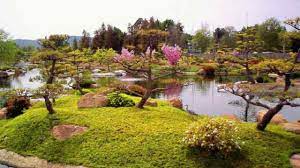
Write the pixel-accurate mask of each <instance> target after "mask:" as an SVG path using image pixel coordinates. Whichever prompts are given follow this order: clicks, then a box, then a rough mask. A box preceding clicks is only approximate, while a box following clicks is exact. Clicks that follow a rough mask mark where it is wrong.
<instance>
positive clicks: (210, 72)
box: [202, 65, 216, 76]
mask: <svg viewBox="0 0 300 168" xmlns="http://www.w3.org/2000/svg"><path fill="white" fill-rule="evenodd" d="M202 69H203V73H204V75H205V76H214V75H215V71H216V69H215V67H213V66H211V65H205V66H203V67H202Z"/></svg>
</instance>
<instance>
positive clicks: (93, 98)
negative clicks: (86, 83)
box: [77, 93, 108, 108]
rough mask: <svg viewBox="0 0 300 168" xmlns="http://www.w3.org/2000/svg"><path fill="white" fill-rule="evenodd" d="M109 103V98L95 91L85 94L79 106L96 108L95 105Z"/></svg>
mask: <svg viewBox="0 0 300 168" xmlns="http://www.w3.org/2000/svg"><path fill="white" fill-rule="evenodd" d="M107 104H108V99H107V98H106V97H105V96H103V95H100V94H99V95H97V94H94V93H87V94H85V95H83V96H82V97H81V98H80V99H79V101H78V103H77V106H78V108H95V107H105V106H107Z"/></svg>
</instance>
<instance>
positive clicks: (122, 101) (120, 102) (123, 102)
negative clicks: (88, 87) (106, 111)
mask: <svg viewBox="0 0 300 168" xmlns="http://www.w3.org/2000/svg"><path fill="white" fill-rule="evenodd" d="M107 98H108V101H109V103H108V106H110V107H131V106H134V105H135V103H134V102H133V100H132V99H130V98H128V97H124V96H122V95H120V94H119V93H118V92H113V93H110V94H108V95H107Z"/></svg>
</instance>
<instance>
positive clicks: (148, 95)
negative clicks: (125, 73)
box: [137, 90, 151, 109]
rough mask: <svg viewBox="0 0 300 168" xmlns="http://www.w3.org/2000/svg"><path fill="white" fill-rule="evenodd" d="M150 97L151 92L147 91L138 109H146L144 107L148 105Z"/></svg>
mask: <svg viewBox="0 0 300 168" xmlns="http://www.w3.org/2000/svg"><path fill="white" fill-rule="evenodd" d="M150 96H151V90H147V91H146V93H145V94H144V96H143V97H142V99H141V101H140V102H139V104H138V106H137V107H138V108H140V109H142V108H144V105H145V104H146V102H147V100H148V99H149V97H150Z"/></svg>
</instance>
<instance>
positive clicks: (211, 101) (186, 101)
mask: <svg viewBox="0 0 300 168" xmlns="http://www.w3.org/2000/svg"><path fill="white" fill-rule="evenodd" d="M38 74H39V70H38V69H33V70H30V71H28V72H26V73H25V74H23V75H21V76H18V77H11V78H9V79H8V80H6V81H4V82H3V81H2V82H0V90H1V89H2V90H3V89H9V88H29V89H34V88H37V87H39V86H41V83H39V82H37V81H34V82H31V80H30V79H31V78H33V77H35V76H37V75H38ZM124 79H125V80H124ZM130 79H132V78H131V77H129V76H125V77H118V78H113V77H106V78H99V79H98V80H97V83H99V84H100V85H106V84H109V83H111V82H113V81H115V80H121V81H126V82H129V83H137V84H141V85H145V82H142V81H139V80H133V81H131V80H130ZM133 79H136V78H133ZM241 80H245V78H244V77H226V78H221V77H216V78H212V79H208V78H202V77H200V76H182V77H176V78H172V77H169V78H164V79H161V80H159V81H158V82H157V83H156V84H155V85H156V87H163V88H166V90H165V91H164V92H161V93H156V94H155V95H154V96H153V98H159V99H169V98H172V97H180V98H181V99H182V102H183V105H184V109H188V110H191V111H193V112H195V113H197V114H204V115H210V116H217V115H224V114H234V115H236V116H238V117H240V118H241V119H244V118H245V114H244V110H245V103H244V101H243V100H242V99H241V98H239V97H237V96H234V95H232V94H230V93H224V92H218V91H217V86H218V85H219V84H222V83H226V82H228V81H231V82H236V81H241ZM130 81H131V82H130ZM183 84H184V85H183ZM298 101H300V100H299V99H298V100H297V102H298ZM259 110H261V108H259V107H255V106H250V110H249V114H248V116H247V118H248V121H255V113H256V112H257V111H259ZM280 113H281V114H283V115H284V117H285V118H286V119H287V120H289V121H297V120H299V119H300V108H291V107H287V106H286V107H284V108H283V110H282V111H281V112H280Z"/></svg>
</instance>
